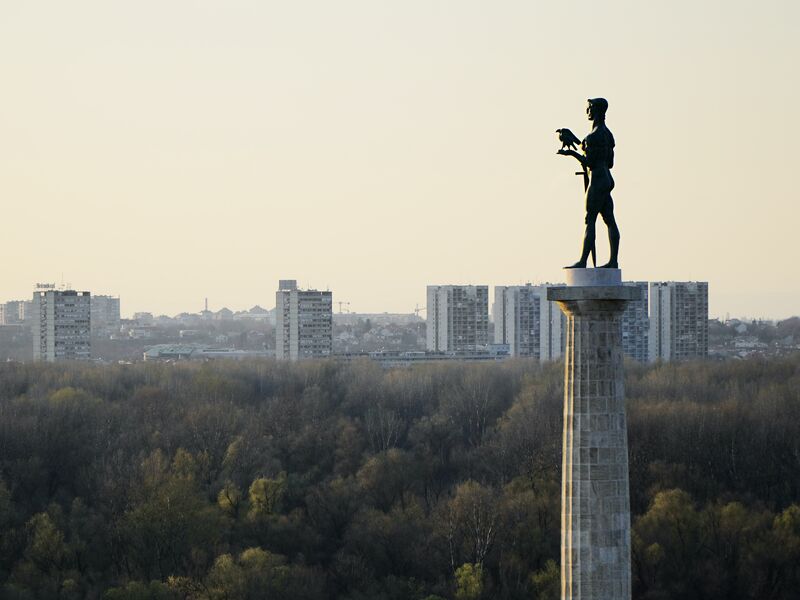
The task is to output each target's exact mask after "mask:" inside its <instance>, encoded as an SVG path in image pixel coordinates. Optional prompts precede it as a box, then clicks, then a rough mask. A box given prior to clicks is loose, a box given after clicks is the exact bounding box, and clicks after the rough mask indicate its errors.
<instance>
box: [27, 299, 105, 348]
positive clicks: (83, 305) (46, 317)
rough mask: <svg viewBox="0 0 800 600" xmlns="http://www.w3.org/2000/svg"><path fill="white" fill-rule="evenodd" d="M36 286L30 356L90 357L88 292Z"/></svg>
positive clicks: (89, 300) (89, 304) (89, 303)
mask: <svg viewBox="0 0 800 600" xmlns="http://www.w3.org/2000/svg"><path fill="white" fill-rule="evenodd" d="M54 288H55V286H46V287H44V286H40V288H37V290H36V291H35V292H34V293H33V315H32V324H31V329H32V333H33V359H34V360H44V361H48V362H54V361H62V360H88V359H89V358H91V337H90V328H91V310H92V309H91V294H90V293H89V292H78V291H75V290H56V289H54Z"/></svg>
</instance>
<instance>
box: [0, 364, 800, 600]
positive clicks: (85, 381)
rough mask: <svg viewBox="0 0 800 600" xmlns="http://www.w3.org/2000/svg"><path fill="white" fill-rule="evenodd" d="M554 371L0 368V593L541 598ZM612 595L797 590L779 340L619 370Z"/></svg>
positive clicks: (554, 544)
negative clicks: (624, 469) (621, 403)
mask: <svg viewBox="0 0 800 600" xmlns="http://www.w3.org/2000/svg"><path fill="white" fill-rule="evenodd" d="M562 369H563V366H562V365H559V364H550V365H544V366H540V365H538V364H536V363H532V362H526V361H504V362H502V363H497V364H489V365H480V364H479V365H475V364H471V365H464V364H451V365H435V366H424V365H420V366H417V367H415V368H413V369H406V370H383V369H381V368H380V367H378V366H376V365H374V364H372V363H370V362H368V361H364V362H356V363H351V364H343V363H336V362H333V361H319V362H304V363H286V362H276V361H258V362H249V363H234V362H212V363H206V364H188V363H187V364H135V365H117V366H91V365H78V364H71V365H40V364H18V363H16V364H15V363H6V364H2V365H0V597H2V598H18V599H27V598H48V599H49V598H54V599H55V598H58V599H72V598H104V599H108V600H128V599H131V600H132V599H148V598H153V599H157V598H158V599H162V598H163V599H178V598H184V599H198V600H200V599H209V600H210V599H223V598H225V599H250V598H280V599H289V600H292V599H297V600H301V599H303V600H305V599H309V600H317V599H320V600H322V599H332V598H342V599H348V600H361V599H363V600H367V599H370V600H372V599H378V600H380V599H385V600H395V599H396V600H401V599H419V600H435V599H437V598H439V599H450V598H454V599H455V598H457V599H479V598H500V599H516V598H520V599H521V598H526V599H527V598H539V599H551V598H557V597H558V586H559V568H558V556H559V526H560V523H559V519H560V477H561V473H560V469H561V431H562V430H561V428H562V418H561V410H562V407H561V404H562V394H563V387H562V376H563V374H562ZM626 393H627V397H628V430H629V443H630V469H631V508H632V512H633V515H632V525H633V533H632V541H633V557H632V558H633V584H634V597H635V598H640V599H645V598H646V599H662V598H664V599H666V598H698V599H699V598H703V599H716V598H719V599H723V598H724V599H728V600H730V599H734V600H735V599H739V598H742V599H744V598H753V599H755V598H758V599H762V598H763V599H784V598H785V599H789V598H796V597H797V595H798V593H800V568H799V567H798V566H799V565H800V356H794V357H791V358H786V359H772V360H769V361H764V360H752V361H743V362H728V363H711V362H698V363H686V364H663V365H655V366H638V365H633V364H631V365H628V369H627V380H626Z"/></svg>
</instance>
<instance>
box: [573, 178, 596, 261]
mask: <svg viewBox="0 0 800 600" xmlns="http://www.w3.org/2000/svg"><path fill="white" fill-rule="evenodd" d="M575 175H583V193H584V194H585V193H586V190H588V189H589V171H588V170H587V169H586V166H585V165H584V166H583V171H576V172H575ZM592 266H593V267H596V266H597V246H596V244H592Z"/></svg>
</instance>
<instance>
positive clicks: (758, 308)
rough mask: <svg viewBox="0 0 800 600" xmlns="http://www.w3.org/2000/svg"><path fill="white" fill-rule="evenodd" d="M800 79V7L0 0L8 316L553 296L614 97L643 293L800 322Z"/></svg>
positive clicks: (576, 232)
mask: <svg viewBox="0 0 800 600" xmlns="http://www.w3.org/2000/svg"><path fill="white" fill-rule="evenodd" d="M799 63H800V2H798V1H797V0H784V1H779V0H774V1H769V0H762V1H760V2H755V1H752V0H750V1H747V2H743V1H733V0H726V1H724V2H723V1H707V0H703V1H698V0H691V1H684V0H672V1H669V2H642V1H641V0H635V1H629V2H628V1H626V2H621V1H612V2H609V1H602V2H600V1H597V2H591V3H590V2H578V1H572V2H555V1H551V2H535V1H533V0H524V1H523V0H514V1H512V0H506V1H498V2H488V1H482V2H477V1H469V0H453V1H448V2H445V1H436V0H395V1H388V0H384V1H380V0H359V1H355V0H336V1H332V0H318V1H310V0H307V1H303V0H292V1H285V0H284V1H280V2H271V1H266V0H252V1H240V0H224V1H223V0H219V1H216V2H211V1H203V0H194V1H188V0H157V1H155V0H153V1H150V0H136V1H132V0H129V1H111V0H95V1H81V0H70V1H69V2H64V1H63V0H53V1H49V2H45V1H39V2H36V1H31V0H0V81H2V90H3V92H2V95H1V96H0V199H1V200H0V201H2V216H3V217H2V236H0V251H2V256H3V260H2V266H0V300H1V299H12V298H18V297H19V298H21V297H29V295H30V291H31V289H32V286H33V284H34V283H35V282H37V281H55V282H59V281H61V278H62V274H63V278H64V280H65V281H67V282H71V283H72V284H73V286H74V287H77V288H80V289H88V290H91V291H92V292H93V293H110V294H119V295H120V296H121V298H122V311H123V315H128V314H131V313H132V312H134V311H139V310H150V311H153V312H156V313H167V314H174V313H176V312H179V311H182V310H199V309H201V308H202V302H203V298H205V297H206V296H207V297H208V298H209V302H210V307H211V308H212V309H219V308H221V307H222V306H228V307H229V308H231V309H234V310H235V309H242V308H249V307H250V306H252V305H254V304H256V303H258V304H261V305H262V306H265V307H272V306H274V303H275V294H274V292H275V289H276V288H277V280H278V279H280V278H295V279H298V280H299V281H300V283H301V285H304V286H307V287H316V288H321V289H325V288H330V289H332V290H333V292H334V302H337V301H339V300H342V301H349V302H350V303H351V304H350V308H351V309H352V310H354V311H364V312H366V311H393V312H394V311H397V312H410V311H411V310H413V308H414V306H415V305H416V304H417V303H419V304H420V305H423V304H424V302H425V285H426V284H429V283H476V284H478V283H480V284H489V285H495V284H516V283H521V282H525V281H559V280H561V279H562V276H561V271H560V269H561V267H562V266H563V265H566V264H569V263H572V262H574V261H575V260H576V259H577V258H578V254H579V252H580V242H581V236H582V228H583V222H582V220H583V198H582V186H581V182H580V179H579V178H578V177H575V176H574V175H573V173H574V171H575V166H576V163H575V161H574V160H573V159H568V158H565V157H560V156H556V154H555V151H556V150H557V149H558V147H559V144H558V142H557V140H556V135H555V133H554V130H555V129H556V128H558V127H570V128H571V129H572V130H573V131H575V132H576V133H578V134H579V135H581V136H583V135H585V134H586V133H587V132H588V130H589V124H588V122H587V121H586V120H585V115H584V112H583V111H584V105H585V99H586V98H588V97H594V96H604V97H606V98H608V100H609V102H610V108H609V112H608V126H609V127H610V129H611V130H612V131H613V132H614V136H615V138H616V141H617V153H616V166H615V169H614V177H615V179H616V182H617V187H616V189H615V192H614V200H615V205H616V212H617V219H618V222H619V225H620V229H621V232H622V244H621V252H620V263H621V266H622V268H623V277H624V278H625V279H649V280H662V279H663V280H687V279H699V280H708V281H709V282H710V292H709V293H710V303H711V312H712V314H714V315H722V316H724V315H725V313H730V314H731V315H747V316H767V317H785V316H788V315H791V314H800V267H798V266H797V264H798V256H797V255H798V224H799V223H800V193H798V186H797V184H796V183H795V179H796V178H797V175H798V173H799V172H800V171H799V170H798V167H797V160H795V159H793V156H792V155H793V154H795V153H797V152H798V150H797V148H796V146H797V140H798V139H800V126H799V125H798V115H797V113H798V111H800V97H799V96H800V95H799V92H800V76H799V75H798V72H800V71H799V69H800V66H798V65H799ZM605 235H606V233H605V226H604V225H602V222H601V221H598V240H599V244H598V253H599V258H600V259H601V260H602V261H603V262H605V260H606V259H607V253H608V244H607V241H606V239H605Z"/></svg>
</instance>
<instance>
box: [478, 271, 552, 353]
mask: <svg viewBox="0 0 800 600" xmlns="http://www.w3.org/2000/svg"><path fill="white" fill-rule="evenodd" d="M548 287H550V286H548V285H530V284H527V285H520V286H497V287H495V288H494V298H495V301H494V306H493V316H494V341H495V343H496V344H508V346H509V350H510V353H511V356H517V357H531V358H537V359H539V360H555V359H557V358H559V357H560V356H561V355H562V354H563V352H564V336H563V331H564V326H563V321H564V315H563V313H562V312H561V311H560V310H559V308H558V306H557V305H556V303H555V302H550V301H549V300H548V299H547V288H548Z"/></svg>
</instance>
